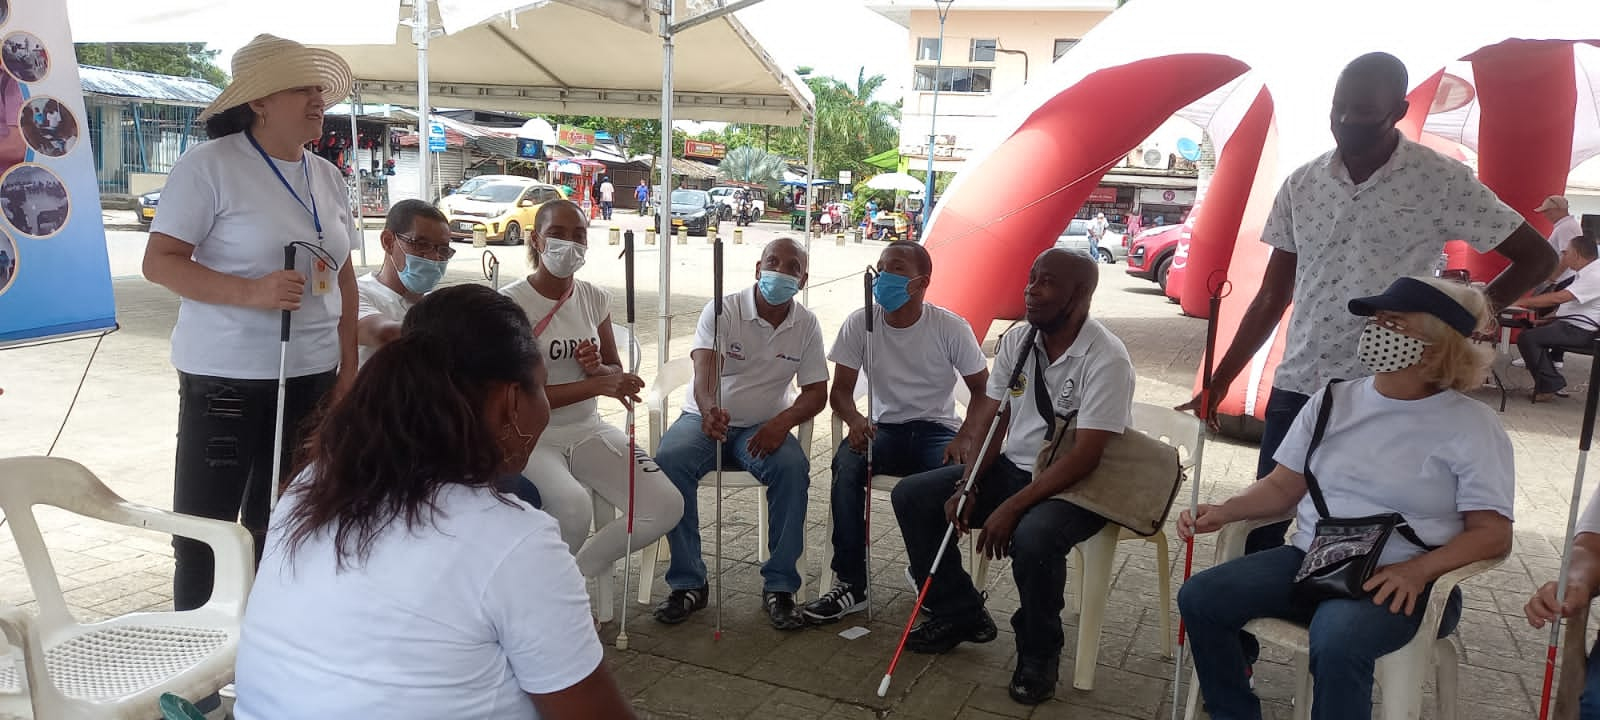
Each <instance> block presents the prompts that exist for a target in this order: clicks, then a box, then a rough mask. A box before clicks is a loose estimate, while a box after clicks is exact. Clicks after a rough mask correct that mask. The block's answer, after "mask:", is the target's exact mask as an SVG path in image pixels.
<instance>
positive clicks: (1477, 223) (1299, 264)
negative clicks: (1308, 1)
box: [1180, 53, 1556, 657]
mask: <svg viewBox="0 0 1600 720" xmlns="http://www.w3.org/2000/svg"><path fill="white" fill-rule="evenodd" d="M1407 87H1408V80H1407V77H1406V68H1405V65H1404V64H1403V63H1401V62H1400V60H1399V59H1397V58H1395V57H1394V56H1392V55H1389V54H1387V53H1369V54H1367V55H1362V56H1361V57H1358V58H1356V59H1355V60H1353V61H1351V63H1350V64H1349V65H1347V66H1345V68H1344V71H1343V72H1341V73H1340V75H1339V82H1338V84H1337V85H1336V86H1335V88H1334V93H1333V106H1332V109H1331V112H1330V113H1329V117H1328V121H1329V125H1330V130H1332V132H1333V138H1334V144H1335V149H1334V150H1332V151H1330V152H1327V153H1324V154H1323V155H1322V156H1320V157H1318V158H1316V159H1314V160H1312V161H1311V162H1309V163H1306V164H1305V165H1303V166H1301V167H1300V168H1299V169H1297V170H1295V171H1294V172H1293V173H1292V174H1290V176H1289V178H1288V179H1287V180H1285V181H1284V183H1283V187H1282V188H1281V189H1280V190H1279V191H1278V197H1277V199H1276V200H1275V201H1274V203H1273V206H1272V211H1271V214H1270V215H1269V217H1268V218H1267V222H1266V226H1265V227H1264V228H1263V229H1262V232H1261V235H1262V238H1261V239H1262V241H1264V242H1266V243H1267V244H1269V245H1271V246H1272V248H1273V252H1272V256H1271V258H1270V259H1269V260H1268V261H1267V269H1266V273H1265V274H1264V275H1263V276H1262V279H1261V289H1260V290H1259V291H1257V293H1256V296H1255V299H1254V300H1252V301H1251V303H1250V306H1249V308H1248V309H1247V310H1246V311H1245V314H1244V317H1243V318H1242V319H1241V320H1240V321H1239V329H1238V332H1237V334H1235V336H1234V339H1233V344H1232V345H1231V346H1230V347H1229V348H1228V349H1227V352H1226V353H1225V354H1224V355H1223V356H1222V359H1221V360H1220V361H1219V362H1218V363H1217V367H1216V371H1215V374H1214V375H1213V381H1212V384H1211V396H1210V397H1211V399H1212V402H1213V406H1214V405H1215V403H1216V402H1219V401H1220V400H1221V399H1222V398H1223V397H1225V396H1226V395H1227V394H1228V388H1229V387H1230V386H1231V385H1232V384H1233V381H1234V380H1235V379H1236V378H1237V377H1238V376H1239V374H1240V373H1241V372H1243V371H1244V370H1245V369H1246V368H1247V367H1249V366H1250V365H1251V363H1252V361H1253V360H1254V359H1255V357H1256V355H1257V353H1258V351H1260V350H1261V349H1262V346H1263V345H1264V344H1266V343H1267V342H1268V340H1270V339H1271V337H1272V335H1273V332H1274V329H1275V328H1276V327H1277V325H1278V323H1279V321H1280V320H1282V319H1283V315H1284V312H1285V311H1286V310H1287V309H1288V308H1289V305H1290V302H1291V301H1292V302H1293V304H1294V312H1293V313H1292V314H1291V315H1290V317H1289V326H1288V338H1287V342H1286V346H1285V349H1284V353H1283V359H1282V361H1281V362H1279V364H1278V370H1277V374H1276V375H1275V376H1274V378H1273V383H1272V393H1271V395H1270V396H1269V397H1268V399H1267V409H1266V417H1265V422H1266V426H1265V429H1264V430H1263V432H1262V435H1261V454H1260V457H1259V459H1258V463H1257V467H1256V476H1257V477H1263V476H1265V475H1266V474H1267V473H1269V472H1270V471H1271V470H1272V468H1273V465H1274V463H1273V460H1272V456H1273V453H1275V452H1276V451H1277V449H1278V444H1279V443H1280V442H1281V441H1282V440H1283V436H1284V434H1285V433H1286V432H1287V431H1288V429H1289V426H1290V424H1291V423H1293V422H1294V419H1295V416H1296V415H1297V414H1299V412H1300V409H1301V407H1303V406H1304V405H1305V403H1306V400H1307V398H1308V397H1309V396H1310V395H1311V393H1313V392H1315V391H1316V390H1318V389H1319V388H1321V387H1322V386H1323V385H1324V384H1326V383H1327V382H1328V381H1329V380H1331V379H1335V378H1343V379H1351V378H1356V377H1360V376H1362V375H1365V374H1366V372H1365V371H1363V370H1362V368H1361V365H1360V363H1359V362H1358V361H1357V359H1356V344H1357V341H1358V339H1359V338H1360V336H1361V326H1362V321H1363V318H1360V317H1357V316H1355V315H1351V314H1350V313H1349V312H1348V311H1346V309H1345V304H1346V302H1347V301H1348V300H1349V299H1350V298H1353V297H1363V296H1366V295H1376V294H1378V293H1380V292H1382V291H1383V289H1384V287H1385V286H1386V285H1387V284H1388V283H1389V282H1390V281H1391V280H1393V279H1394V278H1396V277H1403V276H1409V275H1427V274H1430V273H1431V271H1432V269H1433V267H1434V265H1435V263H1437V262H1438V259H1439V253H1440V252H1442V251H1443V248H1444V244H1445V241H1447V240H1465V241H1466V242H1467V243H1469V244H1470V245H1472V247H1473V248H1474V249H1476V250H1478V251H1479V252H1484V251H1488V250H1494V251H1495V252H1497V253H1499V254H1501V255H1503V256H1505V257H1506V258H1507V259H1509V260H1510V261H1511V265H1510V266H1509V267H1507V268H1506V270H1505V271H1504V272H1502V273H1500V275H1499V276H1498V277H1496V278H1494V281H1493V282H1491V283H1490V284H1489V287H1488V295H1489V299H1490V301H1491V302H1492V303H1494V305H1495V307H1497V308H1498V307H1504V306H1506V305H1508V304H1510V303H1511V302H1512V301H1513V300H1515V299H1517V298H1519V297H1521V296H1522V295H1523V293H1525V292H1527V291H1528V290H1529V289H1531V288H1533V286H1534V285H1536V284H1538V283H1539V282H1541V281H1543V280H1545V279H1547V278H1549V277H1550V274H1551V273H1552V272H1553V271H1554V270H1555V267H1556V256H1555V253H1554V252H1552V251H1551V249H1550V245H1549V244H1548V243H1546V242H1545V239H1544V237H1543V236H1542V235H1540V234H1539V232H1538V231H1537V230H1534V229H1533V228H1532V227H1530V226H1529V225H1528V224H1527V223H1526V222H1524V221H1523V218H1522V216H1521V215H1518V214H1517V212H1516V211H1515V210H1512V209H1511V208H1510V207H1507V206H1506V204H1505V203H1503V202H1501V201H1500V200H1499V198H1497V197H1495V194H1494V192H1493V191H1491V190H1489V189H1488V188H1486V187H1484V186H1483V184H1482V183H1479V182H1478V180H1477V178H1476V177H1474V176H1473V173H1472V171H1471V169H1469V168H1468V167H1467V166H1465V165H1463V164H1461V163H1459V162H1456V161H1454V160H1451V159H1449V158H1446V157H1444V156H1443V155H1440V154H1438V153H1436V152H1434V151H1432V150H1429V149H1427V148H1425V147H1423V146H1421V145H1418V144H1416V143H1413V142H1411V141H1409V140H1407V139H1405V138H1404V137H1402V136H1401V134H1400V131H1399V130H1397V129H1396V128H1395V124H1396V123H1398V122H1399V121H1400V119H1401V118H1403V117H1405V115H1406V111H1407V110H1408V109H1409V104H1408V103H1407V102H1406V98H1405V96H1406V89H1407ZM1199 406H1200V396H1196V397H1195V398H1194V400H1192V401H1190V402H1189V403H1188V404H1186V405H1184V406H1182V408H1180V409H1185V410H1194V409H1198V408H1199ZM1211 416H1212V417H1215V415H1214V414H1212V415H1211ZM1288 526H1289V523H1288V522H1283V523H1279V524H1275V525H1270V526H1267V527H1264V528H1261V529H1258V530H1256V531H1255V532H1253V533H1251V535H1250V539H1249V541H1248V542H1247V544H1246V550H1245V551H1246V552H1256V551H1259V550H1266V549H1269V548H1273V547H1277V546H1279V545H1282V544H1283V536H1284V531H1285V530H1287V529H1288ZM1247 654H1249V655H1250V656H1251V657H1254V654H1253V653H1247Z"/></svg>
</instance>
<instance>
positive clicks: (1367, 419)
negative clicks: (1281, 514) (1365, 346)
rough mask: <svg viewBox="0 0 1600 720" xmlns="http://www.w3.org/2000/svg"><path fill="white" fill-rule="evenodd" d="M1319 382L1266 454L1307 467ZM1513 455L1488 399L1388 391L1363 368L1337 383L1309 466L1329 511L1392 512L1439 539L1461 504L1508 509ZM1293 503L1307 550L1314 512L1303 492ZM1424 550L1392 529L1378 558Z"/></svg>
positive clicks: (1455, 527)
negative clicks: (1398, 395)
mask: <svg viewBox="0 0 1600 720" xmlns="http://www.w3.org/2000/svg"><path fill="white" fill-rule="evenodd" d="M1325 392H1326V389H1324V390H1319V391H1317V393H1316V394H1315V395H1312V396H1311V400H1310V401H1309V402H1307V403H1306V406H1305V408H1304V409H1302V410H1301V411H1300V414H1299V415H1298V416H1296V417H1295V420H1294V424H1293V425H1292V426H1290V428H1289V434H1288V435H1287V436H1285V437H1284V439H1283V444H1282V445H1279V446H1278V452H1277V453H1276V454H1274V455H1273V459H1274V460H1276V461H1277V462H1278V464H1280V465H1283V466H1284V467H1287V468H1289V469H1290V470H1293V471H1295V472H1301V473H1303V472H1304V471H1305V467H1304V466H1305V459H1306V447H1307V446H1308V445H1310V444H1311V433H1312V431H1313V430H1315V429H1316V426H1317V412H1318V410H1319V409H1320V408H1321V407H1322V396H1323V393H1325ZM1513 455H1514V453H1513V451H1512V449H1511V438H1509V437H1507V436H1506V431H1505V428H1504V427H1502V426H1501V425H1500V419H1499V418H1498V417H1495V413H1494V411H1493V410H1491V409H1489V407H1488V406H1487V405H1484V404H1483V403H1481V402H1478V401H1477V400H1474V399H1472V398H1470V397H1467V396H1466V395H1463V394H1461V393H1458V392H1455V391H1453V390H1446V391H1444V392H1441V393H1437V394H1435V395H1432V396H1429V397H1426V398H1423V399H1421V400H1396V399H1394V398H1389V397H1385V396H1383V395H1382V394H1380V393H1379V392H1378V391H1377V390H1376V389H1374V388H1373V386H1372V378H1370V377H1368V378H1362V379H1360V380H1354V381H1350V382H1343V383H1339V384H1338V385H1336V386H1335V389H1334V405H1333V416H1332V417H1331V418H1329V420H1328V429H1327V431H1326V432H1325V433H1324V434H1323V436H1322V445H1320V446H1319V447H1318V448H1317V451H1316V453H1314V454H1313V455H1312V456H1311V469H1312V470H1313V471H1314V472H1315V473H1316V476H1317V484H1318V485H1319V486H1320V487H1321V488H1322V496H1323V499H1324V500H1325V501H1326V502H1327V504H1328V512H1329V513H1330V514H1332V515H1333V516H1334V517H1342V518H1358V517H1365V516H1367V515H1378V514H1381V513H1391V512H1397V513H1400V514H1401V515H1403V516H1405V519H1406V521H1407V522H1408V523H1410V525H1411V528H1412V529H1413V530H1415V531H1416V533H1417V536H1418V537H1419V538H1421V539H1422V540H1423V541H1424V542H1426V543H1428V544H1430V545H1435V546H1439V545H1444V544H1445V543H1447V542H1449V541H1450V540H1451V539H1452V538H1454V537H1455V536H1457V535H1460V534H1461V531H1462V529H1463V528H1464V527H1465V523H1464V521H1463V519H1462V517H1461V514H1462V513H1464V512H1469V511H1474V510H1490V511H1493V512H1496V513H1499V514H1501V515H1503V516H1505V518H1506V519H1508V520H1510V519H1512V506H1513V505H1514V504H1515V497H1514V495H1515V490H1516V472H1515V470H1514V468H1513V466H1512V458H1513ZM1295 512H1296V521H1295V525H1296V527H1295V533H1294V537H1293V538H1291V542H1293V543H1294V546H1295V547H1297V548H1300V549H1301V550H1306V549H1308V548H1310V547H1311V538H1312V535H1313V532H1314V531H1315V530H1316V527H1317V520H1318V515H1317V507H1316V505H1314V504H1313V503H1312V502H1311V494H1310V493H1306V496H1305V497H1304V498H1302V499H1301V500H1300V505H1299V506H1298V507H1297V508H1296V511H1295ZM1424 552H1426V551H1425V550H1424V549H1423V548H1420V547H1417V546H1416V545H1414V544H1412V543H1410V542H1407V541H1406V539H1405V538H1403V537H1401V536H1400V535H1399V534H1398V533H1396V534H1394V535H1393V536H1391V537H1390V539H1389V542H1388V544H1387V545H1385V546H1384V548H1383V555H1382V556H1381V557H1380V558H1379V562H1380V563H1381V564H1384V565H1389V564H1393V563H1397V562H1402V561H1404V560H1409V559H1411V558H1413V557H1416V556H1418V555H1421V554H1423V553H1424Z"/></svg>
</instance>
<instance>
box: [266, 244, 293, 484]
mask: <svg viewBox="0 0 1600 720" xmlns="http://www.w3.org/2000/svg"><path fill="white" fill-rule="evenodd" d="M283 269H284V270H290V271H292V270H294V245H293V244H289V245H285V246H283ZM289 318H290V311H288V310H284V311H283V320H282V323H281V324H280V325H279V329H278V414H277V422H275V423H273V425H272V480H271V481H270V483H269V485H268V490H267V509H268V511H269V512H270V511H271V510H275V509H277V507H278V492H279V490H280V488H281V486H282V484H283V421H284V401H285V399H286V398H287V397H288V394H289V376H288V373H289V323H290V319H289Z"/></svg>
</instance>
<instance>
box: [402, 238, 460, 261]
mask: <svg viewBox="0 0 1600 720" xmlns="http://www.w3.org/2000/svg"><path fill="white" fill-rule="evenodd" d="M394 236H395V238H396V239H398V240H399V241H400V242H403V243H405V244H406V245H408V246H410V247H413V248H416V249H417V250H420V251H421V252H417V253H412V254H413V255H416V256H417V257H426V258H432V259H434V260H449V259H450V258H453V257H455V256H456V249H455V248H453V247H450V246H449V245H434V244H433V243H427V242H422V241H420V240H417V236H416V235H401V234H400V233H395V235H394Z"/></svg>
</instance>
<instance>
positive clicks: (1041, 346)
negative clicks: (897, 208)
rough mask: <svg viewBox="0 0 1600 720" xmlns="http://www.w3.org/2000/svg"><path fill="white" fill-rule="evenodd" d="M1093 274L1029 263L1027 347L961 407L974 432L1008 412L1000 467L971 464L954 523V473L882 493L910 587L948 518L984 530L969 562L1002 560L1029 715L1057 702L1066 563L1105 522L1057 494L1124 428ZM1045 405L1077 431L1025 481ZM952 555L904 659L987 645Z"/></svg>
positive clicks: (1120, 355)
mask: <svg viewBox="0 0 1600 720" xmlns="http://www.w3.org/2000/svg"><path fill="white" fill-rule="evenodd" d="M1099 277H1100V273H1099V270H1098V265H1097V264H1096V263H1095V262H1094V261H1093V260H1090V259H1089V258H1087V257H1084V256H1082V255H1077V254H1075V253H1072V252H1070V251H1067V250H1064V249H1059V248H1056V249H1051V250H1046V251H1045V252H1044V253H1043V254H1041V255H1040V256H1039V257H1038V259H1036V260H1034V261H1033V268H1032V270H1030V271H1029V273H1028V286H1027V290H1026V291H1025V293H1024V301H1025V305H1026V306H1027V310H1028V323H1029V324H1030V325H1032V326H1033V327H1035V328H1038V337H1037V339H1036V340H1035V341H1034V343H1033V344H1032V345H1031V346H1028V345H1025V341H1026V339H1027V335H1028V332H1027V328H1025V327H1018V328H1015V329H1013V330H1011V331H1010V332H1008V333H1006V335H1005V337H1003V338H1001V340H1000V349H999V352H998V353H997V356H996V358H995V365H994V372H993V373H991V374H990V375H989V387H988V391H987V393H986V397H984V398H974V401H973V404H972V407H971V408H969V410H968V422H969V423H970V424H971V425H972V426H976V427H981V428H983V429H984V431H987V429H988V427H989V424H990V422H991V421H993V419H994V417H995V414H996V413H997V412H999V410H1000V403H1002V402H1003V403H1006V410H1007V414H1006V415H1005V416H1004V417H1003V418H1002V419H1001V421H1000V425H999V428H998V429H997V430H996V432H995V438H994V441H993V446H994V447H998V448H1000V450H999V453H998V457H996V454H997V453H996V452H995V450H994V449H993V447H992V448H991V450H990V454H989V455H988V456H987V457H985V458H983V459H982V460H981V461H979V465H978V471H977V482H976V483H975V484H974V488H973V497H972V498H971V499H969V500H968V502H967V504H966V506H965V508H963V512H962V515H963V517H960V518H957V517H955V507H956V504H957V502H958V501H959V499H960V494H961V491H962V485H961V483H962V479H963V473H964V471H965V469H964V467H963V466H959V465H956V466H950V467H945V468H940V469H938V470H933V471H930V472H925V473H921V474H918V475H912V476H911V477H908V478H906V479H904V480H902V481H900V484H898V485H896V486H895V488H894V492H893V493H892V498H893V500H894V514H895V518H896V519H898V520H899V522H900V532H901V534H902V535H903V536H904V537H905V541H906V554H907V557H908V561H909V563H908V564H909V565H910V570H911V573H912V575H913V578H914V579H915V580H916V581H917V583H918V584H919V585H920V584H921V583H922V581H923V580H924V579H925V578H926V577H927V573H928V572H929V567H930V566H931V565H932V564H933V558H934V555H936V554H937V553H938V552H939V544H940V542H941V541H942V540H943V538H944V533H945V529H946V527H947V525H948V523H950V522H952V521H954V522H956V523H957V526H958V528H960V529H961V530H962V532H966V531H967V530H968V529H969V528H977V527H982V529H983V533H982V534H981V535H979V536H978V545H977V550H978V552H980V553H983V554H985V555H988V556H989V557H992V558H1002V557H1010V558H1011V571H1012V575H1013V576H1014V577H1015V579H1016V582H1017V595H1018V598H1019V600H1020V601H1021V602H1020V607H1019V608H1018V609H1017V612H1016V613H1015V614H1013V615H1012V616H1011V627H1012V629H1014V630H1015V631H1016V641H1017V669H1016V672H1014V673H1013V674H1012V676H1011V687H1010V693H1011V698H1012V699H1013V700H1016V701H1017V702H1019V703H1023V704H1027V705H1037V704H1039V703H1042V702H1044V701H1045V700H1048V699H1050V698H1051V697H1052V696H1054V695H1055V687H1056V679H1057V677H1058V675H1059V666H1060V661H1061V647H1062V645H1063V643H1064V635H1063V633H1062V629H1061V609H1062V606H1063V605H1064V604H1065V602H1066V601H1065V596H1064V593H1065V590H1066V584H1067V565H1066V558H1067V553H1068V552H1069V551H1071V550H1072V547H1073V546H1074V545H1077V544H1078V543H1080V542H1083V541H1084V540H1087V539H1089V538H1090V537H1092V536H1093V535H1094V534H1095V533H1097V532H1099V531H1100V529H1101V528H1103V527H1105V524H1106V520H1105V518H1103V517H1100V516H1099V515H1096V514H1094V513H1092V512H1090V511H1088V510H1085V509H1083V508H1081V507H1078V506H1077V505H1073V504H1071V503H1069V502H1067V501H1065V500H1060V499H1057V498H1056V497H1055V495H1056V494H1058V493H1060V492H1061V491H1063V490H1065V489H1067V488H1068V487H1071V486H1072V484H1073V483H1075V482H1078V481H1079V480H1081V479H1083V477H1085V476H1086V475H1087V473H1088V472H1089V471H1091V470H1093V469H1094V467H1095V466H1097V465H1098V464H1099V463H1100V454H1101V453H1102V452H1103V451H1104V449H1105V446H1106V443H1107V442H1109V441H1110V440H1111V438H1112V437H1113V436H1116V435H1121V434H1122V433H1123V432H1124V431H1125V430H1127V428H1128V426H1129V425H1130V424H1132V422H1133V385H1134V372H1133V361H1132V360H1130V359H1129V357H1128V350H1127V348H1126V347H1124V346H1123V344H1122V341H1121V340H1118V339H1117V337H1116V336H1115V335H1112V334H1111V332H1110V331H1108V330H1106V329H1105V327H1104V326H1102V325H1101V324H1100V323H1098V322H1096V321H1095V320H1093V319H1092V318H1090V317H1089V302H1090V298H1092V297H1093V295H1094V289H1095V285H1096V283H1097V282H1098V280H1099ZM1019 362H1020V363H1023V374H1022V382H1021V383H1020V384H1019V387H1018V388H1016V389H1011V388H1008V387H1007V383H1008V382H1009V381H1010V379H1011V369H1012V368H1013V367H1015V366H1016V364H1017V363H1019ZM1051 405H1053V406H1054V407H1053V415H1055V416H1059V417H1068V416H1071V415H1072V414H1074V413H1076V415H1077V434H1076V436H1075V440H1074V443H1073V445H1072V448H1071V450H1069V451H1068V453H1067V455H1066V456H1065V457H1063V458H1061V460H1060V461H1058V462H1056V463H1054V464H1052V465H1051V466H1050V467H1049V468H1046V469H1045V470H1044V471H1043V472H1041V473H1039V476H1038V477H1034V475H1033V466H1034V459H1035V457H1036V456H1037V455H1038V454H1039V450H1040V449H1041V448H1043V447H1044V443H1045V433H1046V430H1047V428H1048V427H1049V426H1050V424H1052V423H1054V422H1055V417H1045V416H1044V414H1043V413H1042V412H1041V411H1042V410H1045V409H1047V408H1048V407H1049V406H1051ZM952 487H954V489H955V494H953V495H952V494H951V488H952ZM960 555H961V554H960V553H957V552H946V553H945V555H944V558H943V560H942V561H941V564H940V566H939V567H938V568H936V569H935V573H936V575H937V576H936V577H935V578H934V579H933V583H932V585H931V586H930V587H929V590H928V596H927V600H926V604H925V607H926V609H927V611H928V619H927V620H926V621H924V622H923V623H922V624H921V625H918V626H917V627H916V628H915V629H913V630H912V631H911V635H910V637H909V638H908V639H907V641H906V647H907V648H909V649H910V650H911V651H912V652H918V653H945V652H949V651H950V650H952V649H954V648H955V647H956V646H957V645H959V644H961V643H963V642H977V643H984V642H989V641H990V640H993V639H994V638H995V635H996V631H995V626H994V620H993V619H992V618H990V617H989V613H988V611H987V610H985V609H984V607H983V605H984V596H983V594H982V593H980V592H978V589H977V588H976V587H974V586H973V584H972V578H971V577H970V576H968V575H967V571H966V570H965V569H963V568H962V567H961V558H960Z"/></svg>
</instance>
